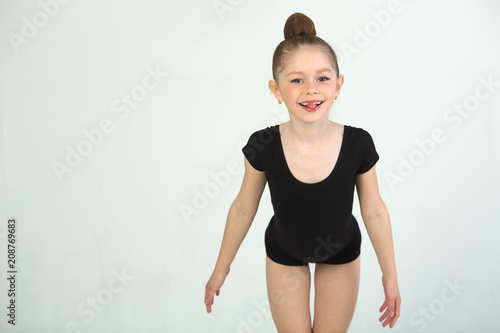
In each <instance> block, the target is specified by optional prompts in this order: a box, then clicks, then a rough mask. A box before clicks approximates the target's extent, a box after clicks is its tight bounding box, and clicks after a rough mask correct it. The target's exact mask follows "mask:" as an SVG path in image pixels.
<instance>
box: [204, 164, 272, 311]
mask: <svg viewBox="0 0 500 333" xmlns="http://www.w3.org/2000/svg"><path fill="white" fill-rule="evenodd" d="M244 159H245V175H244V176H243V182H242V184H241V189H240V192H239V193H238V195H237V196H236V199H235V200H234V201H233V203H232V204H231V207H230V208H229V213H228V215H227V220H226V227H225V230H224V236H223V238H222V244H221V247H220V251H219V257H218V258H217V262H216V264H215V268H214V271H213V273H212V276H211V277H210V279H209V281H208V283H207V284H206V286H205V305H206V307H207V312H208V313H210V312H211V311H212V309H211V305H212V304H213V299H214V294H216V295H217V296H218V295H219V292H220V287H221V286H222V284H223V283H224V279H225V278H226V276H227V274H229V268H230V266H231V263H232V262H233V260H234V258H235V256H236V253H237V252H238V249H239V247H240V245H241V243H242V242H243V239H245V236H246V234H247V232H248V230H249V229H250V226H251V224H252V222H253V219H254V217H255V214H256V213H257V209H258V206H259V202H260V198H261V197H262V192H263V191H264V188H265V186H266V181H267V178H266V173H265V172H264V171H258V170H256V169H254V168H253V167H252V165H251V164H250V163H249V162H248V160H247V159H246V157H245V158H244Z"/></svg>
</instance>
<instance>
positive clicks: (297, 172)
mask: <svg viewBox="0 0 500 333" xmlns="http://www.w3.org/2000/svg"><path fill="white" fill-rule="evenodd" d="M291 72H294V73H293V74H290V73H291ZM343 82H344V77H343V76H342V75H340V76H337V75H336V70H335V69H334V68H333V66H332V64H331V62H330V59H329V58H328V57H327V55H326V54H325V53H324V52H323V50H321V49H319V48H317V47H312V46H302V47H301V48H299V49H298V50H296V51H295V53H294V54H293V55H292V56H291V57H290V58H289V59H288V60H287V63H286V65H285V66H284V68H283V69H282V72H280V76H279V79H278V81H277V82H274V81H272V80H271V81H270V82H269V88H270V90H271V92H272V93H273V94H274V96H275V97H276V99H277V100H278V102H280V103H281V102H283V101H284V102H285V104H286V106H287V109H288V112H289V114H290V121H289V122H286V123H283V124H281V125H280V134H281V138H282V143H283V151H284V153H285V159H286V161H287V164H288V167H289V169H290V171H291V173H292V175H294V177H295V178H297V179H298V180H300V181H302V182H305V183H315V182H318V181H321V180H323V179H324V178H326V177H327V176H328V175H329V174H330V172H331V170H333V168H334V166H335V164H336V163H337V159H338V155H339V151H340V146H341V143H342V134H343V130H344V126H343V125H341V124H338V123H335V122H332V121H330V120H329V119H328V116H329V111H330V108H331V107H332V105H333V102H334V100H335V99H337V97H338V95H339V93H340V89H341V88H342V85H343ZM310 100H314V101H316V100H319V101H322V104H321V107H320V108H319V109H318V110H317V111H314V112H308V111H306V110H305V109H304V108H303V107H302V106H301V104H300V103H303V102H304V101H310ZM244 163H245V175H244V178H243V183H242V186H241V189H240V192H239V193H238V196H237V197H236V199H235V200H234V202H233V204H232V205H231V208H230V210H229V214H228V218H227V222H226V229H225V231H224V237H223V240H222V245H221V249H220V252H219V257H218V259H217V263H216V266H215V269H214V271H213V273H212V276H211V277H210V279H209V281H208V282H207V284H206V286H205V305H206V308H207V312H208V313H210V312H211V306H212V305H213V301H214V294H215V295H217V296H218V295H219V293H220V288H221V286H222V284H223V283H224V280H225V278H226V277H227V275H228V274H229V267H230V265H231V262H232V261H233V259H234V257H235V255H236V252H237V250H238V248H239V246H240V245H241V243H242V241H243V239H244V238H245V236H246V233H247V232H248V229H249V228H250V226H251V223H252V221H253V218H254V216H255V214H256V212H257V208H258V205H259V202H260V198H261V196H262V192H263V190H264V187H265V185H266V180H267V179H266V176H265V171H262V172H261V171H258V170H255V169H254V168H253V167H252V166H251V164H250V163H249V162H248V161H247V159H246V158H245V159H244ZM356 188H357V193H358V198H359V202H360V208H361V215H362V218H363V222H364V224H365V227H366V230H367V233H368V235H369V237H370V240H371V242H372V245H373V247H374V249H375V252H376V255H377V259H378V262H379V264H380V267H381V270H382V285H383V288H384V293H385V300H384V302H383V303H382V306H381V307H380V309H379V312H383V314H382V315H381V317H380V318H379V321H380V322H382V326H384V327H385V326H387V325H389V327H391V328H392V327H394V325H395V323H396V321H397V319H398V318H399V314H400V304H401V297H400V295H399V289H398V282H397V273H396V264H395V255H394V248H393V240H392V231H391V224H390V218H389V213H388V211H387V208H386V206H385V204H384V202H383V200H382V198H381V196H380V193H379V189H378V180H377V175H376V166H373V167H372V168H371V170H369V171H367V172H365V173H363V174H358V175H357V176H356ZM360 260H361V258H360V257H358V258H357V259H355V260H354V261H351V262H349V263H346V264H341V265H328V264H322V263H318V264H316V265H315V266H316V267H315V281H314V283H315V290H316V294H315V304H314V308H315V313H314V322H313V323H312V325H311V314H310V307H309V294H310V285H311V276H310V271H309V266H299V267H296V266H286V265H281V264H278V263H276V262H274V261H272V260H271V259H269V258H268V257H266V281H267V290H268V298H269V304H270V308H271V313H272V316H273V321H274V323H275V325H276V327H277V329H278V332H280V333H282V332H283V333H287V332H293V333H296V332H297V333H301V332H317V333H322V332H325V333H326V332H329V333H330V332H347V329H348V327H349V325H350V323H351V321H352V318H353V315H354V311H355V307H356V301H357V297H358V290H359V280H360V278H359V275H360Z"/></svg>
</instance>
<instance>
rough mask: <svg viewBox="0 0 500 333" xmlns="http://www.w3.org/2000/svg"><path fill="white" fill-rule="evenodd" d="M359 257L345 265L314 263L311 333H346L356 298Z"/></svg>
mask: <svg viewBox="0 0 500 333" xmlns="http://www.w3.org/2000/svg"><path fill="white" fill-rule="evenodd" d="M360 260H361V256H358V258H357V259H355V260H354V261H351V262H349V263H346V264H340V265H331V264H321V263H318V264H316V270H315V271H314V288H315V300H314V322H313V332H314V333H334V332H335V333H337V332H338V333H345V332H347V329H348V328H349V325H350V324H351V321H352V317H353V315H354V309H355V307H356V301H357V299H358V290H359V274H360V263H361V261H360Z"/></svg>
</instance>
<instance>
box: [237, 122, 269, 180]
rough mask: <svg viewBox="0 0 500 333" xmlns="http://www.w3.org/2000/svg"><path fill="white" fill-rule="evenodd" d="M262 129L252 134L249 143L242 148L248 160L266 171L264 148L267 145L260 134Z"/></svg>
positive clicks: (257, 168) (257, 167) (255, 166)
mask: <svg viewBox="0 0 500 333" xmlns="http://www.w3.org/2000/svg"><path fill="white" fill-rule="evenodd" d="M261 132H262V130H260V131H256V132H254V133H252V134H251V135H250V138H249V139H248V142H247V144H246V145H245V146H244V147H243V148H242V151H243V154H244V155H245V157H246V158H247V160H248V162H249V163H250V164H251V165H252V166H253V167H254V169H256V170H258V171H264V170H265V165H264V158H263V150H264V148H265V146H264V145H263V144H262V142H261V141H262V140H261V136H262V135H260V134H261Z"/></svg>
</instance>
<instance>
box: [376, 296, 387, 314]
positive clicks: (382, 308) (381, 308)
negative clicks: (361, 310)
mask: <svg viewBox="0 0 500 333" xmlns="http://www.w3.org/2000/svg"><path fill="white" fill-rule="evenodd" d="M386 306H387V298H386V299H385V301H384V303H382V306H381V307H380V310H378V312H382V311H383V310H384V308H385V307H386Z"/></svg>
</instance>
